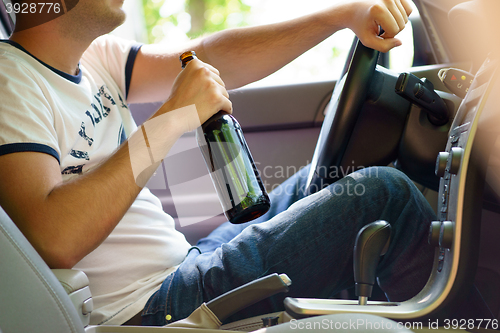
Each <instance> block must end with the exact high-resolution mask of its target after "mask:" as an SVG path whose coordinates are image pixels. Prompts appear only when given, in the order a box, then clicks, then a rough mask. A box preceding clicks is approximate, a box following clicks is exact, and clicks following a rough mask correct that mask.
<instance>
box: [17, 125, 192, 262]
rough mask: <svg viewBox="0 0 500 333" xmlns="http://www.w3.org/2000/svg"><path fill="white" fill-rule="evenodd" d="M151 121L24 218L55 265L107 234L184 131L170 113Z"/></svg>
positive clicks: (36, 242)
mask: <svg viewBox="0 0 500 333" xmlns="http://www.w3.org/2000/svg"><path fill="white" fill-rule="evenodd" d="M148 122H149V124H151V123H155V122H156V124H155V125H154V126H151V125H150V126H148ZM148 122H146V123H145V124H144V125H142V126H141V127H140V128H139V129H138V130H137V131H136V132H134V133H133V135H132V136H131V137H130V138H129V140H128V141H127V142H125V143H124V144H123V145H122V146H121V147H120V148H119V149H118V150H117V151H116V152H115V153H114V154H113V155H111V156H110V157H109V158H108V159H107V160H105V161H104V162H102V163H101V164H100V165H98V166H97V167H95V168H94V169H92V170H90V171H88V172H86V173H84V174H83V175H81V176H79V177H76V178H74V179H72V180H69V181H67V182H64V183H60V184H58V185H56V186H55V187H54V188H53V189H52V190H51V191H50V193H48V195H47V196H46V198H45V199H44V200H43V202H42V203H39V204H38V207H36V209H32V210H31V213H30V214H28V215H26V216H24V217H23V218H22V220H23V221H24V222H21V223H20V228H21V230H22V231H23V232H24V233H25V234H26V236H27V237H28V239H29V240H30V241H31V242H32V244H33V245H34V246H35V248H36V249H37V251H38V252H39V253H40V255H41V256H42V257H43V258H44V260H45V261H46V262H47V264H48V265H49V266H50V267H51V268H70V267H72V266H74V265H75V264H76V263H77V262H78V261H80V260H81V259H82V258H83V257H84V256H85V255H87V254H88V253H90V252H91V251H93V250H94V249H95V248H96V247H97V246H99V245H100V244H101V243H102V242H103V241H104V240H105V239H106V238H107V237H108V235H109V234H110V233H111V232H112V231H113V229H114V228H115V227H116V225H117V224H118V223H119V222H120V220H121V219H122V218H123V216H124V215H125V213H126V212H127V210H128V209H129V208H130V206H131V205H132V203H133V202H134V200H135V199H136V197H137V195H138V194H139V192H140V191H141V189H142V187H143V186H144V185H145V184H146V182H147V181H148V180H149V178H150V177H151V176H152V174H153V173H154V172H155V170H156V169H157V167H158V166H159V165H160V163H161V161H162V160H163V158H164V157H165V156H166V154H167V153H168V151H169V149H170V148H171V147H172V145H173V144H174V143H175V141H176V140H177V139H178V137H179V136H180V135H181V134H182V133H183V131H182V130H179V129H178V128H177V129H176V124H177V120H176V119H175V118H174V117H172V116H167V119H165V117H163V118H161V117H156V118H152V119H150V120H149V121H148ZM160 122H161V123H160ZM146 131H147V133H146V135H145V132H146ZM152 154H153V155H154V160H152V159H150V155H152Z"/></svg>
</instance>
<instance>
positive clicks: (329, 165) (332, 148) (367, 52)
mask: <svg viewBox="0 0 500 333" xmlns="http://www.w3.org/2000/svg"><path fill="white" fill-rule="evenodd" d="M378 56H379V51H376V50H373V49H370V48H368V47H366V46H364V45H363V44H362V43H361V42H360V41H358V42H357V45H356V49H355V51H354V53H353V56H352V58H351V61H350V65H349V68H348V70H347V74H346V76H345V80H343V79H342V80H339V81H338V83H337V86H336V87H335V90H334V93H333V95H332V99H331V100H330V107H329V110H328V113H327V114H326V117H325V120H324V121H323V125H322V126H321V131H320V135H319V138H318V142H317V144H316V148H315V150H314V155H313V159H312V162H311V169H310V171H309V175H308V179H307V183H306V184H307V189H308V193H314V192H316V191H318V190H320V189H322V188H323V187H324V186H325V185H329V184H331V183H333V182H334V181H336V180H337V179H338V178H334V177H330V176H329V175H330V174H332V171H333V172H334V173H333V174H335V175H338V174H341V173H338V172H337V171H338V170H339V168H340V166H341V163H342V160H343V157H344V154H345V151H346V149H347V145H348V143H349V140H350V138H351V135H352V133H353V131H354V127H355V125H356V121H357V119H358V118H359V115H360V113H361V109H362V107H363V103H364V102H365V99H366V96H367V93H368V89H369V87H370V83H371V80H372V78H373V75H374V72H375V68H376V66H377V60H378ZM339 89H340V92H339ZM337 97H338V99H337Z"/></svg>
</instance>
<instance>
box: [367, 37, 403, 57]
mask: <svg viewBox="0 0 500 333" xmlns="http://www.w3.org/2000/svg"><path fill="white" fill-rule="evenodd" d="M361 42H362V43H363V45H364V46H366V47H369V48H372V49H374V50H377V51H380V52H384V53H385V52H388V51H389V50H391V49H392V48H394V47H396V46H400V45H401V41H400V40H399V39H397V38H382V37H378V36H370V38H365V39H364V40H361Z"/></svg>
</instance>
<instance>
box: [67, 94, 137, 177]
mask: <svg viewBox="0 0 500 333" xmlns="http://www.w3.org/2000/svg"><path fill="white" fill-rule="evenodd" d="M118 98H119V99H120V102H119V103H118V104H117V103H116V102H115V100H114V99H113V97H112V96H111V93H110V92H109V90H108V87H106V85H102V86H101V87H100V88H99V89H98V91H97V93H96V94H94V96H93V98H92V100H93V102H92V103H91V104H90V107H89V108H88V109H87V110H85V112H84V114H85V117H86V121H82V123H81V125H80V128H79V130H78V133H77V135H78V137H79V138H81V139H80V140H78V143H77V144H76V145H75V147H73V149H71V150H70V152H69V155H70V156H71V157H72V158H73V159H74V160H75V162H74V163H75V165H71V166H68V167H66V168H64V170H62V171H61V173H62V174H66V175H68V174H81V173H83V169H84V167H85V165H86V164H88V163H89V162H91V160H92V151H91V148H92V146H93V144H94V138H93V135H94V133H96V128H98V127H100V126H101V125H102V124H103V123H104V121H105V119H106V118H107V117H108V116H109V115H110V114H112V113H113V112H117V111H118V110H116V109H117V108H119V107H121V108H122V109H127V110H128V105H127V104H125V102H124V101H123V99H122V97H121V96H120V95H119V94H118ZM114 109H115V110H114ZM89 121H90V122H89ZM90 124H92V125H90ZM89 126H91V128H88V127H89ZM92 127H93V128H92ZM101 131H102V129H101ZM106 131H109V129H108V128H106ZM113 132H114V131H113ZM114 133H117V135H118V136H117V140H116V145H117V146H116V147H118V146H119V145H121V144H122V143H123V142H124V141H125V140H126V139H127V136H126V134H125V129H124V127H123V123H122V124H120V128H119V129H118V130H117V131H116V132H114Z"/></svg>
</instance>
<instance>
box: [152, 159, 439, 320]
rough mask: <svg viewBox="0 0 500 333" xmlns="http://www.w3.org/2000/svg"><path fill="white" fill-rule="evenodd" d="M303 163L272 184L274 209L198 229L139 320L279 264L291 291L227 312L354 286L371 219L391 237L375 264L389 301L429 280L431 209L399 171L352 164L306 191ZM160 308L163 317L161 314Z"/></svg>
mask: <svg viewBox="0 0 500 333" xmlns="http://www.w3.org/2000/svg"><path fill="white" fill-rule="evenodd" d="M308 170H309V168H304V169H302V170H301V171H299V172H298V173H297V174H295V175H294V176H292V177H291V178H289V179H288V180H286V181H285V182H284V183H282V184H281V185H280V186H279V187H277V188H276V189H275V190H274V191H273V192H271V193H270V198H271V209H270V211H269V212H268V213H266V214H265V215H264V216H262V217H260V218H259V219H257V220H255V221H252V222H248V223H245V224H242V225H233V224H230V223H229V222H227V223H224V224H222V225H221V226H219V227H218V228H217V229H215V230H214V231H213V232H212V233H211V234H210V235H209V236H207V237H206V238H203V239H201V240H200V241H199V242H198V244H197V245H196V246H197V247H198V248H199V249H200V251H201V253H200V251H198V250H196V249H194V250H192V251H190V252H189V254H188V255H187V257H186V258H185V260H184V261H183V262H182V264H181V265H180V267H179V268H178V269H177V271H175V272H174V273H172V274H171V275H170V276H168V277H167V279H166V280H165V281H164V282H163V284H162V286H161V288H160V290H158V291H157V292H156V293H155V294H154V295H153V296H151V298H150V299H149V301H148V303H147V304H146V306H145V308H144V311H143V312H142V324H143V325H165V324H168V323H170V322H173V321H176V320H180V319H183V318H185V317H187V316H189V315H190V314H191V312H192V311H194V310H195V309H196V308H197V307H198V306H199V305H200V304H201V303H203V302H207V301H210V300H211V299H213V298H215V297H217V296H219V295H221V294H223V293H225V292H227V291H229V290H231V289H234V288H236V287H239V286H241V285H243V284H245V283H248V282H250V281H252V280H254V279H257V278H260V277H263V276H266V275H268V274H271V273H279V274H280V273H286V274H287V275H288V276H289V277H290V279H291V280H292V285H291V286H290V291H289V292H288V293H287V294H279V295H275V296H272V297H270V298H268V299H266V300H263V301H261V302H259V303H257V304H254V305H253V306H250V307H248V308H246V309H245V310H243V311H241V312H239V313H237V314H236V315H233V316H232V317H231V320H237V319H242V318H245V317H251V316H256V315H260V314H263V313H270V312H276V311H280V310H282V309H283V300H284V298H285V297H287V296H290V297H315V298H329V297H332V296H333V295H335V294H337V293H338V292H339V291H341V290H343V289H346V288H349V287H352V286H353V285H354V280H353V263H352V256H353V247H354V241H355V239H356V235H357V233H358V231H359V230H360V229H361V228H362V227H363V226H364V225H366V224H368V223H371V222H373V221H376V220H385V221H388V222H389V223H390V224H391V226H392V236H391V243H390V247H389V249H388V251H387V253H386V254H385V256H384V257H383V258H382V260H381V261H380V263H379V265H378V268H377V276H378V281H379V285H380V287H381V288H382V290H383V291H384V292H385V293H386V295H387V297H388V299H389V300H391V301H403V300H406V299H409V298H411V297H413V296H414V295H416V294H417V293H418V292H419V291H420V290H421V289H422V287H423V286H424V285H425V283H426V282H427V279H428V277H429V275H430V271H431V268H432V263H433V257H434V249H433V248H432V247H431V246H430V245H428V244H427V235H428V230H429V224H430V222H431V221H433V220H435V219H436V217H435V215H434V212H433V210H432V209H431V207H430V206H429V205H428V203H427V201H426V200H425V198H424V197H423V196H422V195H421V193H420V191H419V190H418V189H417V188H416V187H415V186H414V184H413V183H412V182H411V181H410V180H409V179H408V178H407V177H406V176H405V175H404V174H403V173H401V172H399V171H398V170H395V169H392V168H386V167H377V168H367V169H363V170H359V171H356V172H355V173H352V174H350V175H348V176H347V177H345V178H343V179H341V180H339V181H338V182H336V183H334V184H332V185H330V186H328V187H327V188H325V189H323V190H321V191H319V192H317V193H314V194H312V195H309V196H305V193H304V192H305V182H306V178H307V174H308ZM166 316H168V318H169V319H170V320H167V319H166Z"/></svg>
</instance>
